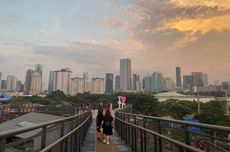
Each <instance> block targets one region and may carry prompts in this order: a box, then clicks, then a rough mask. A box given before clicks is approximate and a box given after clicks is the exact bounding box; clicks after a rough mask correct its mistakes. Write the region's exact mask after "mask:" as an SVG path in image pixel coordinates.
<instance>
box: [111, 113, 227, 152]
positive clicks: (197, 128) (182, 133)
mask: <svg viewBox="0 0 230 152" xmlns="http://www.w3.org/2000/svg"><path fill="white" fill-rule="evenodd" d="M115 116H116V117H115V118H116V120H117V122H116V129H117V132H118V133H119V134H120V135H121V137H122V139H124V140H125V141H126V144H129V145H130V146H131V147H132V149H133V150H134V151H136V149H139V148H142V149H141V152H142V151H146V149H147V145H146V143H147V142H151V140H149V139H148V138H149V137H148V138H147V136H146V133H150V134H152V135H153V136H154V140H156V141H154V144H155V143H157V145H156V147H158V150H155V151H159V152H162V147H163V148H166V147H165V146H163V145H162V140H164V141H165V142H169V143H171V144H173V145H177V146H179V147H180V148H186V147H184V145H187V146H188V147H193V148H194V147H198V146H200V145H198V142H203V141H202V139H203V137H207V138H208V139H209V141H210V142H211V143H213V144H215V145H216V146H215V148H218V147H222V146H223V147H224V146H225V145H226V146H227V144H228V143H230V140H229V139H228V138H227V134H229V133H230V127H224V126H217V125H209V124H204V123H196V122H188V121H181V120H174V119H165V118H159V117H152V116H145V115H139V114H132V113H126V112H125V110H124V111H121V110H119V111H116V113H115ZM171 124H175V125H173V126H172V125H171ZM189 127H194V128H189ZM150 128H151V130H150ZM137 130H141V131H140V133H139V132H138V131H137ZM193 130H194V131H193ZM143 132H144V133H143ZM173 133H174V134H173ZM175 133H176V135H175ZM177 133H178V134H177ZM219 133H220V134H221V135H226V136H218V135H219ZM222 133H224V134H222ZM137 136H138V138H139V139H138V140H139V141H138V142H140V143H141V144H140V145H137V139H136V138H137ZM155 136H156V137H155ZM192 137H195V138H192ZM132 138H134V139H132ZM155 138H158V139H155ZM169 139H170V140H169ZM147 140H149V141H147ZM152 140H153V139H152ZM173 140H177V142H180V143H182V144H184V145H178V144H177V143H174V142H175V141H173ZM183 142H185V143H183ZM202 144H203V146H205V149H206V150H207V151H210V152H211V151H212V150H213V149H210V148H211V147H210V146H209V145H208V144H207V145H206V143H204V142H203V143H202ZM221 145H222V146H221ZM154 146H155V145H154ZM137 147H138V148H137ZM223 147H222V151H225V152H226V151H228V150H227V149H226V148H225V149H223ZM148 148H154V149H155V147H151V146H150V147H149V146H148ZM199 148H200V149H204V147H199ZM195 149H196V148H195ZM220 149H221V148H219V150H220ZM187 150H189V149H187ZM216 150H217V149H216ZM219 150H218V151H219ZM192 151H193V150H192ZM222 151H221V152H222Z"/></svg>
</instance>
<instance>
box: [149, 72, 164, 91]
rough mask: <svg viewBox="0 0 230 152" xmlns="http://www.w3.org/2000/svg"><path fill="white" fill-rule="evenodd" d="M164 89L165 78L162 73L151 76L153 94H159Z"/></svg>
mask: <svg viewBox="0 0 230 152" xmlns="http://www.w3.org/2000/svg"><path fill="white" fill-rule="evenodd" d="M163 89H164V77H163V74H162V73H161V72H157V71H156V72H154V73H153V74H152V75H151V92H155V93H159V92H162V91H163Z"/></svg>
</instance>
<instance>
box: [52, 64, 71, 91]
mask: <svg viewBox="0 0 230 152" xmlns="http://www.w3.org/2000/svg"><path fill="white" fill-rule="evenodd" d="M70 76H71V69H69V68H66V69H61V70H59V71H51V72H50V76H49V91H56V90H61V91H63V92H64V93H65V94H70V89H71V79H70Z"/></svg>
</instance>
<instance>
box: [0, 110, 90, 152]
mask: <svg viewBox="0 0 230 152" xmlns="http://www.w3.org/2000/svg"><path fill="white" fill-rule="evenodd" d="M91 123H92V113H91V111H87V112H84V113H81V114H77V115H74V116H71V117H67V118H62V119H58V120H54V121H49V122H45V123H41V124H37V125H34V126H31V127H23V128H19V129H14V130H8V131H4V132H0V152H5V151H7V150H10V149H11V148H14V149H15V147H16V148H17V150H18V149H20V151H43V152H50V151H53V152H73V151H74V152H76V151H77V152H80V151H81V146H82V145H83V141H84V139H85V136H86V133H87V130H88V128H89V126H90V124H91ZM31 132H37V133H36V134H35V135H33V136H31V137H27V138H25V139H19V138H15V137H17V136H18V135H22V134H30V133H31ZM12 139H14V141H13V142H10V141H12ZM16 139H17V140H16ZM23 144H25V146H23ZM23 148H24V149H23Z"/></svg>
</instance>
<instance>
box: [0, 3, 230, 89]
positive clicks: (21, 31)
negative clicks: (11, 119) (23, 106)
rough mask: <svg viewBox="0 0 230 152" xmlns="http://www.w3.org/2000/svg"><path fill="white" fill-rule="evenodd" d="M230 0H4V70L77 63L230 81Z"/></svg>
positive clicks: (85, 68)
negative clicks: (124, 63)
mask: <svg viewBox="0 0 230 152" xmlns="http://www.w3.org/2000/svg"><path fill="white" fill-rule="evenodd" d="M229 48H230V0H93V1H92V0H68V1H63V0H39V1H38V0H0V72H2V73H3V78H6V76H7V75H16V76H17V78H18V79H19V80H22V81H23V82H24V80H25V74H26V71H27V69H34V67H35V64H42V65H43V71H44V72H43V73H44V75H43V81H44V82H45V83H46V85H47V82H48V75H49V71H54V70H59V69H61V68H71V70H72V76H73V77H74V76H78V77H81V76H82V73H83V72H89V76H90V77H104V76H105V73H108V72H110V73H114V74H119V62H120V61H119V60H120V59H124V58H130V59H131V61H132V73H138V74H140V75H141V76H142V77H143V76H145V75H147V74H151V73H153V72H154V71H160V72H162V73H163V75H164V76H165V77H171V78H172V79H174V80H175V75H176V74H175V67H176V66H180V67H181V70H182V71H181V72H182V75H187V74H191V72H199V71H202V72H206V73H208V77H209V82H210V83H212V82H213V81H214V80H229V79H230V60H229V59H230V58H229V57H230V49H229Z"/></svg>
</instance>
